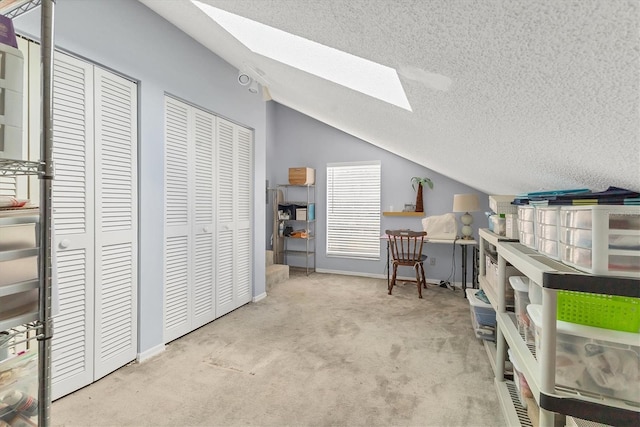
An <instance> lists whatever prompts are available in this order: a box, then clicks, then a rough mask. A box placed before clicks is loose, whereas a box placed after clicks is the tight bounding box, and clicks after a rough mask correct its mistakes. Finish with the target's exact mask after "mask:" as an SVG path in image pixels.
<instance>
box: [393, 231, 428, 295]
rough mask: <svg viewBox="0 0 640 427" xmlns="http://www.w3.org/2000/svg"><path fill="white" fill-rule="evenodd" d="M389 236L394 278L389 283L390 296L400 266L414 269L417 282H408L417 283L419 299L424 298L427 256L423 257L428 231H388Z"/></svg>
mask: <svg viewBox="0 0 640 427" xmlns="http://www.w3.org/2000/svg"><path fill="white" fill-rule="evenodd" d="M385 233H387V235H388V236H389V247H390V248H391V260H392V264H393V276H392V277H391V282H390V283H389V295H391V291H392V290H393V286H394V285H395V284H396V275H397V272H398V266H400V267H413V269H414V270H415V271H416V280H407V281H408V282H416V284H417V285H418V298H422V286H424V287H425V289H426V287H427V283H426V279H425V275H424V260H426V259H427V256H426V255H422V245H423V243H424V238H425V237H426V235H427V232H426V231H411V230H386V231H385Z"/></svg>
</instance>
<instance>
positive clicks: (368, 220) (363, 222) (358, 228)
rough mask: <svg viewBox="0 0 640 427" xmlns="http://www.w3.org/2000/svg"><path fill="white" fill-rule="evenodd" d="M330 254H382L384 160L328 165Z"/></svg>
mask: <svg viewBox="0 0 640 427" xmlns="http://www.w3.org/2000/svg"><path fill="white" fill-rule="evenodd" d="M327 255H329V256H340V257H345V258H371V259H379V258H380V162H379V161H377V162H357V163H330V164H328V165H327Z"/></svg>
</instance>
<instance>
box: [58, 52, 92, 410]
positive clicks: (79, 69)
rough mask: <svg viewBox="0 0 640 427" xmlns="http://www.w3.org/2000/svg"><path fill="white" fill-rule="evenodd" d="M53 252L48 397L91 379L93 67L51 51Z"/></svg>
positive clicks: (60, 393) (79, 385)
mask: <svg viewBox="0 0 640 427" xmlns="http://www.w3.org/2000/svg"><path fill="white" fill-rule="evenodd" d="M53 82H54V98H53V110H54V116H53V119H54V120H53V160H54V162H55V166H56V175H55V180H54V181H53V219H54V227H55V240H54V248H55V250H56V256H57V273H58V287H59V296H60V314H59V315H58V316H56V317H55V320H54V321H55V331H54V334H53V340H52V385H53V398H57V397H60V396H64V395H65V394H68V393H70V392H72V391H75V390H77V389H79V388H81V387H84V386H85V385H87V384H90V383H91V382H92V381H93V330H94V316H93V303H94V258H95V256H94V243H93V237H94V235H93V230H94V193H93V186H94V181H93V173H92V171H93V169H94V152H93V147H94V129H93V66H92V65H90V64H88V63H86V62H83V61H79V60H77V59H75V58H72V57H70V56H67V55H64V54H60V53H56V56H55V62H54V73H53Z"/></svg>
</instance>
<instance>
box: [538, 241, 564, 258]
mask: <svg viewBox="0 0 640 427" xmlns="http://www.w3.org/2000/svg"><path fill="white" fill-rule="evenodd" d="M536 245H537V249H538V252H540V253H543V254H545V255H546V256H548V257H549V258H553V259H560V257H559V256H558V240H557V239H554V240H548V239H543V238H541V237H539V238H538V240H537V243H536Z"/></svg>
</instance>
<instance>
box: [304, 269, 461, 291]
mask: <svg viewBox="0 0 640 427" xmlns="http://www.w3.org/2000/svg"><path fill="white" fill-rule="evenodd" d="M316 273H325V274H341V275H343V276H358V277H370V278H372V279H386V278H387V274H386V273H384V274H377V273H359V272H354V271H341V270H329V269H325V268H316ZM396 280H416V277H415V276H411V277H410V276H397V277H396ZM425 280H426V281H427V283H429V284H431V285H439V284H440V279H430V278H428V277H427V278H426V279H425ZM453 286H455V287H456V288H460V289H462V283H461V282H454V283H453Z"/></svg>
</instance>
